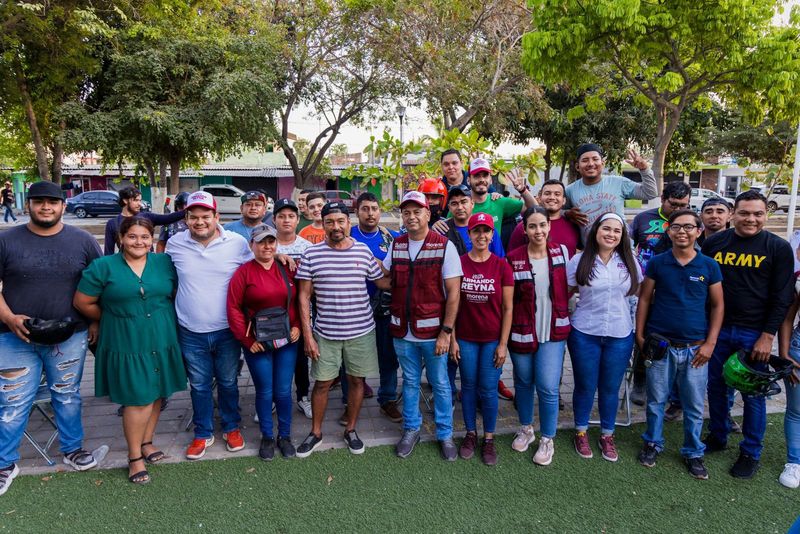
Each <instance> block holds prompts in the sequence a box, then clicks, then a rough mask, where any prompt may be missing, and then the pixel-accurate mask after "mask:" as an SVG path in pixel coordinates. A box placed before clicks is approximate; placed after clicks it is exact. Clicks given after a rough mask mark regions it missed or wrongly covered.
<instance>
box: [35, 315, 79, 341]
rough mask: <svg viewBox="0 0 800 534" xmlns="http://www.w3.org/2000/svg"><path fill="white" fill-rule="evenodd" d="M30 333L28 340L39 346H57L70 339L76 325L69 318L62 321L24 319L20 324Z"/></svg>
mask: <svg viewBox="0 0 800 534" xmlns="http://www.w3.org/2000/svg"><path fill="white" fill-rule="evenodd" d="M22 324H23V325H25V328H26V329H27V330H28V332H30V334H28V339H30V340H31V341H32V342H33V343H37V344H39V345H58V344H59V343H63V342H65V341H66V340H68V339H69V338H70V337H72V334H74V333H75V328H77V326H78V323H77V322H75V321H74V320H72V319H71V318H69V317H66V318H64V319H37V318H31V319H25V320H24V321H23V323H22Z"/></svg>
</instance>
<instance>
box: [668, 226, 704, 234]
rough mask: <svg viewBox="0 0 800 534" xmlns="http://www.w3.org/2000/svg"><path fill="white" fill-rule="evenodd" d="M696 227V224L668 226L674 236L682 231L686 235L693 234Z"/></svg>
mask: <svg viewBox="0 0 800 534" xmlns="http://www.w3.org/2000/svg"><path fill="white" fill-rule="evenodd" d="M697 228H698V226H697V225H696V224H670V225H669V231H670V232H675V233H676V234H677V233H678V232H680V231H681V230H684V231H685V232H686V233H687V234H688V233H691V232H694V231H695V230H696V229H697Z"/></svg>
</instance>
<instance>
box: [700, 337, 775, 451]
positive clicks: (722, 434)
mask: <svg viewBox="0 0 800 534" xmlns="http://www.w3.org/2000/svg"><path fill="white" fill-rule="evenodd" d="M759 336H761V332H760V331H759V330H756V329H753V328H742V327H740V326H727V325H723V326H722V329H721V330H720V332H719V337H718V338H717V346H716V347H714V354H713V356H711V360H710V361H709V362H708V413H709V421H708V430H709V432H710V433H711V435H713V436H714V437H715V438H716V439H717V440H718V441H720V442H721V443H726V442H727V441H728V434H729V433H730V431H731V429H730V426H729V425H728V413H729V412H730V405H729V403H728V386H727V385H726V384H725V380H724V379H723V378H722V367H723V365H725V362H726V361H727V359H728V358H729V357H730V355H731V354H733V353H734V352H736V351H737V350H739V349H743V350H751V349H752V348H753V345H754V344H755V342H756V340H757V339H758V338H759ZM751 365H752V366H753V367H754V368H756V369H765V368H766V364H763V363H758V364H756V363H752V364H751ZM742 400H743V401H744V419H743V421H742V436H744V439H742V441H741V442H740V443H739V449H740V450H741V452H743V453H744V454H747V455H749V456H752V457H753V458H755V459H756V460H758V459H760V458H761V449H762V448H763V441H764V433H765V432H766V431H767V403H766V399H765V398H764V397H758V396H751V395H742Z"/></svg>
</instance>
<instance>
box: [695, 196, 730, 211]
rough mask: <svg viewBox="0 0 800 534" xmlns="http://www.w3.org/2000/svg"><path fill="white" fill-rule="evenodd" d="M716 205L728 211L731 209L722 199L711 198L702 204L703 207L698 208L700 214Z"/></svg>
mask: <svg viewBox="0 0 800 534" xmlns="http://www.w3.org/2000/svg"><path fill="white" fill-rule="evenodd" d="M717 204H719V205H720V206H725V207H726V208H728V210H730V209H731V205H730V203H729V202H728V201H727V200H725V199H724V198H719V197H712V198H708V199H706V200H705V201H704V202H703V205H702V206H701V207H700V211H701V212H702V211H703V210H704V209H706V208H707V207H709V206H715V205H717Z"/></svg>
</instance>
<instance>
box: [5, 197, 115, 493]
mask: <svg viewBox="0 0 800 534" xmlns="http://www.w3.org/2000/svg"><path fill="white" fill-rule="evenodd" d="M26 202H27V208H28V212H29V213H30V222H28V223H27V224H26V225H24V226H16V227H13V228H10V229H8V230H6V231H5V232H2V233H0V281H2V284H3V291H2V295H0V321H2V324H0V382H2V384H3V387H2V388H0V420H1V421H2V424H0V494H3V493H5V492H6V491H7V490H8V488H9V487H10V485H11V481H12V480H13V479H14V477H15V476H17V474H18V473H19V467H18V466H17V464H16V462H17V460H19V444H20V441H21V440H22V436H23V432H24V431H25V426H26V425H27V423H28V415H29V414H30V411H31V406H32V403H33V399H34V397H35V396H36V392H37V390H38V389H39V383H40V377H41V376H42V371H44V372H45V375H46V377H47V378H46V380H47V387H48V389H49V390H50V391H49V392H50V396H51V403H52V406H53V411H54V412H55V419H56V425H57V426H58V435H59V440H60V442H61V452H62V453H63V454H64V460H63V461H64V463H65V464H67V465H69V466H71V467H72V468H73V469H75V470H78V471H85V470H86V469H90V468H92V467H94V466H96V465H97V460H96V459H95V458H94V457H93V456H92V454H91V453H89V452H87V451H85V450H84V449H83V448H82V442H83V426H82V424H81V395H80V384H81V377H82V375H83V365H84V361H85V359H86V348H87V345H88V342H89V341H93V340H94V339H95V338H96V336H97V325H96V324H94V325H92V326H91V327H90V326H89V325H88V324H87V321H86V319H85V318H84V317H83V316H81V315H80V314H79V313H78V312H77V310H75V308H73V306H72V298H73V296H74V295H75V289H76V288H77V286H78V281H79V280H80V278H81V273H82V272H83V270H84V269H85V268H86V267H88V266H89V264H90V263H91V262H92V260H94V259H95V258H99V257H100V256H101V255H102V253H101V251H100V247H99V246H98V244H97V241H96V240H95V239H94V238H93V237H92V236H91V235H90V234H89V233H88V232H86V231H85V230H81V229H78V228H75V227H73V226H67V225H65V224H64V223H63V222H62V216H63V215H64V208H65V203H64V199H63V196H62V193H61V187H60V186H59V185H58V184H54V183H53V182H37V183H35V184H33V185H31V186H30V189H29V190H28V196H27V200H26ZM29 319H32V320H36V319H42V320H60V319H64V320H66V325H65V328H66V329H67V331H66V332H64V333H63V335H65V336H67V339H65V340H64V341H61V342H59V343H58V344H49V343H48V341H47V340H45V339H39V338H37V337H35V336H34V335H33V334H32V333H31V327H30V324H29V323H26V321H27V320H29ZM70 332H72V333H71V334H70ZM62 337H63V336H62Z"/></svg>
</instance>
